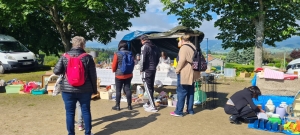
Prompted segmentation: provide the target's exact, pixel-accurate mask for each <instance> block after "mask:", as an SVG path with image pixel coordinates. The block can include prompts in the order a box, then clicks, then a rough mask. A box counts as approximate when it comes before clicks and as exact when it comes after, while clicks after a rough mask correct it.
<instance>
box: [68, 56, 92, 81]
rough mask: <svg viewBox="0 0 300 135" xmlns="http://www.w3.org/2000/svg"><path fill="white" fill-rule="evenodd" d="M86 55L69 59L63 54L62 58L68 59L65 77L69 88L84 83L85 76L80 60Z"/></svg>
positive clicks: (69, 57)
mask: <svg viewBox="0 0 300 135" xmlns="http://www.w3.org/2000/svg"><path fill="white" fill-rule="evenodd" d="M87 55H88V54H87V53H82V54H80V55H79V56H77V57H71V56H70V55H69V54H67V53H65V54H64V56H65V57H66V58H67V59H68V64H67V67H66V76H67V80H68V82H69V84H70V85H71V86H81V85H83V84H84V83H85V79H86V76H85V70H84V65H83V63H82V61H81V58H82V57H84V56H87Z"/></svg>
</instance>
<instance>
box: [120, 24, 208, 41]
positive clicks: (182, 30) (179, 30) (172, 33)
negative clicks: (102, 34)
mask: <svg viewBox="0 0 300 135" xmlns="http://www.w3.org/2000/svg"><path fill="white" fill-rule="evenodd" d="M184 34H189V35H191V36H196V37H197V36H199V37H200V39H203V38H204V33H203V32H201V31H199V30H192V29H190V28H188V27H185V26H177V27H174V28H172V29H170V30H168V31H166V32H158V31H134V32H131V33H129V34H127V35H125V36H124V37H123V39H122V40H125V41H132V40H135V39H139V37H140V36H142V35H147V36H148V37H149V39H158V38H178V37H181V36H183V35H184ZM201 41H202V40H201Z"/></svg>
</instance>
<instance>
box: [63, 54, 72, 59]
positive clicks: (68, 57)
mask: <svg viewBox="0 0 300 135" xmlns="http://www.w3.org/2000/svg"><path fill="white" fill-rule="evenodd" d="M63 56H65V57H66V58H67V59H70V58H71V56H70V55H69V54H68V53H64V54H63Z"/></svg>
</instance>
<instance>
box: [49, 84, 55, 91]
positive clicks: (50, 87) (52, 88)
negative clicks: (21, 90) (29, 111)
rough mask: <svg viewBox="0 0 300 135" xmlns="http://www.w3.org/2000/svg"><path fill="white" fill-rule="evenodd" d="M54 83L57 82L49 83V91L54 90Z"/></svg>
mask: <svg viewBox="0 0 300 135" xmlns="http://www.w3.org/2000/svg"><path fill="white" fill-rule="evenodd" d="M54 85H55V83H48V85H47V91H49V90H54Z"/></svg>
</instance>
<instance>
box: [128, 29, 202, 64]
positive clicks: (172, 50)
mask: <svg viewBox="0 0 300 135" xmlns="http://www.w3.org/2000/svg"><path fill="white" fill-rule="evenodd" d="M185 34H189V35H191V42H193V43H194V44H195V45H196V47H197V48H200V43H201V42H202V40H203V38H204V33H203V32H201V31H198V30H192V29H190V28H187V27H185V26H177V27H175V28H172V29H170V30H168V31H166V32H158V31H134V32H131V33H129V34H127V35H125V36H124V37H123V38H122V40H125V41H127V42H128V45H129V48H130V50H131V51H132V52H133V53H134V54H137V53H140V51H141V47H142V45H141V42H140V40H139V37H140V36H142V35H147V36H148V37H149V39H150V40H151V41H152V42H153V43H154V44H155V45H156V46H157V47H159V48H160V49H161V51H163V52H166V53H167V54H168V56H169V57H170V58H171V59H173V58H176V56H177V55H178V52H179V48H178V47H177V46H178V41H177V40H176V39H177V38H178V37H181V36H183V35H185Z"/></svg>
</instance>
